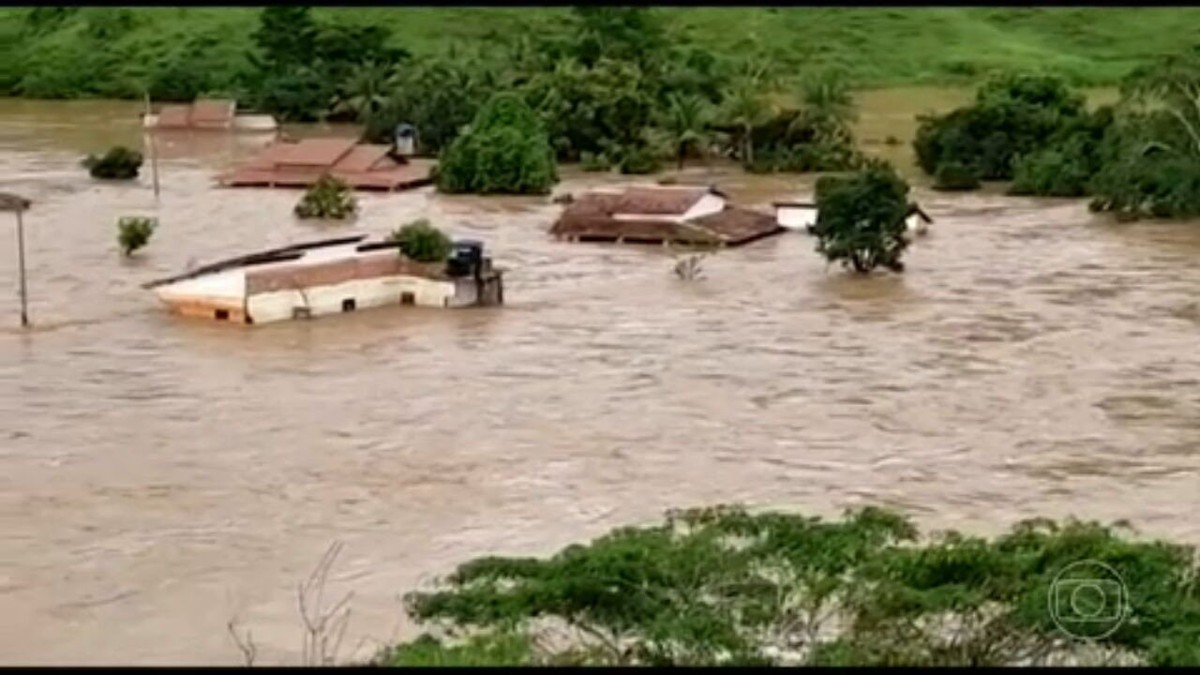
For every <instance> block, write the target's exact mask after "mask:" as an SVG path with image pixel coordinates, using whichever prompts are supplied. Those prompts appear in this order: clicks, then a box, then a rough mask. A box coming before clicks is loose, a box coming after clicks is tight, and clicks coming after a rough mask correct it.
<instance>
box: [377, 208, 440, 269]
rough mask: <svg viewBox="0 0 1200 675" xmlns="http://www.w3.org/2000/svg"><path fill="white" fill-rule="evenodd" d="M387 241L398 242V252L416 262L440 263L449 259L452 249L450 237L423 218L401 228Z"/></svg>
mask: <svg viewBox="0 0 1200 675" xmlns="http://www.w3.org/2000/svg"><path fill="white" fill-rule="evenodd" d="M389 239H390V240H391V241H395V242H399V244H400V252H401V253H403V254H404V255H405V256H407V257H409V258H412V259H413V260H416V261H417V262H425V263H433V262H440V261H442V260H445V259H446V258H447V257H449V255H450V252H451V251H452V250H453V248H454V242H453V241H452V240H451V239H450V237H448V236H447V235H446V234H445V233H444V232H442V231H441V230H439V229H438V228H436V227H434V226H433V225H432V224H430V222H429V221H428V220H427V219H425V218H421V219H420V220H414V221H413V222H411V223H408V224H407V225H403V226H401V227H400V229H398V230H396V231H395V232H393V233H392V234H391V235H390V236H389Z"/></svg>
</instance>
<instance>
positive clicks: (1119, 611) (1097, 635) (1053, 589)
mask: <svg viewBox="0 0 1200 675" xmlns="http://www.w3.org/2000/svg"><path fill="white" fill-rule="evenodd" d="M1049 601H1050V616H1051V617H1052V618H1053V619H1054V623H1055V624H1056V625H1058V627H1059V629H1061V630H1062V632H1064V633H1066V634H1067V635H1070V636H1071V637H1074V638H1078V639H1080V640H1100V639H1103V638H1106V637H1108V636H1109V635H1112V634H1113V633H1114V632H1115V631H1116V630H1117V629H1118V628H1120V627H1121V624H1122V623H1124V622H1125V619H1126V618H1127V617H1128V615H1129V591H1128V590H1127V589H1126V588H1125V581H1124V580H1123V579H1121V575H1120V574H1118V573H1117V571H1116V570H1115V569H1113V568H1112V567H1111V566H1109V565H1106V564H1104V563H1102V562H1099V561H1096V560H1081V561H1079V562H1074V563H1071V564H1070V565H1067V566H1066V567H1064V568H1063V569H1062V570H1060V571H1059V573H1058V574H1057V575H1055V576H1054V581H1052V582H1050V597H1049Z"/></svg>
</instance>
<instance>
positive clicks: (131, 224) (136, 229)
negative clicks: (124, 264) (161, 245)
mask: <svg viewBox="0 0 1200 675" xmlns="http://www.w3.org/2000/svg"><path fill="white" fill-rule="evenodd" d="M157 227H158V220H156V219H154V218H141V217H137V216H123V217H121V218H120V219H119V220H117V245H118V246H120V247H121V253H122V254H124V255H125V256H126V257H128V256H131V255H133V253H134V251H137V250H138V249H140V248H142V247H143V246H145V245H146V244H147V243H149V242H150V236H151V235H153V234H154V230H155V229H156V228H157Z"/></svg>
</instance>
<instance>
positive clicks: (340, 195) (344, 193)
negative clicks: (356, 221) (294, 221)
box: [294, 174, 358, 220]
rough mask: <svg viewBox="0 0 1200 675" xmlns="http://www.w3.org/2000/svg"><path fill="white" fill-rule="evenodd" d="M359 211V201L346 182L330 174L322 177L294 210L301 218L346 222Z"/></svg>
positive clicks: (309, 189)
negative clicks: (345, 220)
mask: <svg viewBox="0 0 1200 675" xmlns="http://www.w3.org/2000/svg"><path fill="white" fill-rule="evenodd" d="M357 210H358V200H357V199H355V198H354V192H353V191H352V190H351V189H350V186H349V185H347V184H346V183H345V182H344V181H342V180H340V179H338V178H335V177H333V176H331V175H329V174H325V175H323V176H321V177H320V178H319V179H318V180H317V182H316V183H313V185H312V187H310V188H308V190H306V191H305V192H304V196H303V197H301V198H300V201H299V202H298V203H297V204H296V207H295V209H294V211H295V213H296V216H297V217H299V218H322V219H329V220H344V219H346V218H349V217H350V216H352V215H354V213H355V212H356V211H357Z"/></svg>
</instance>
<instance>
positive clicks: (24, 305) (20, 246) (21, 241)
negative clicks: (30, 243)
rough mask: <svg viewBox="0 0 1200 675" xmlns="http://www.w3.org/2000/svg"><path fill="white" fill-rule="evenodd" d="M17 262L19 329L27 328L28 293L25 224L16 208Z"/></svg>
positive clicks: (19, 210) (18, 209)
mask: <svg viewBox="0 0 1200 675" xmlns="http://www.w3.org/2000/svg"><path fill="white" fill-rule="evenodd" d="M17 260H18V261H19V262H18V265H19V266H20V268H21V327H22V328H28V327H29V293H28V291H27V289H26V286H25V224H24V223H23V222H22V221H21V209H20V207H18V208H17Z"/></svg>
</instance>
